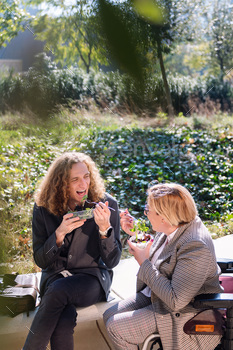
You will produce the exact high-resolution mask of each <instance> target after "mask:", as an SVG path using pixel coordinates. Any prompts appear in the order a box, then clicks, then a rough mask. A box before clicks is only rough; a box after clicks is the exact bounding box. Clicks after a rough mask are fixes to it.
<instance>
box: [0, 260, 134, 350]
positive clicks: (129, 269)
mask: <svg viewBox="0 0 233 350" xmlns="http://www.w3.org/2000/svg"><path fill="white" fill-rule="evenodd" d="M138 267H139V266H138V264H137V262H136V261H135V259H134V258H129V259H124V260H121V261H120V263H119V264H118V266H116V267H115V268H114V276H113V283H112V288H111V294H110V295H111V297H112V300H111V301H109V302H101V303H97V304H95V305H91V306H89V307H84V308H77V313H78V317H77V326H76V327H75V332H74V344H75V345H74V349H78V350H93V349H96V350H109V349H113V347H112V344H111V341H110V340H109V338H108V336H107V333H106V330H105V326H104V323H103V319H102V315H103V313H104V311H105V310H107V309H108V308H109V307H110V306H111V305H113V304H115V303H116V302H118V301H120V300H123V299H125V298H127V297H129V296H130V295H133V294H134V293H135V290H136V274H137V271H138ZM36 312H37V309H35V310H34V311H31V312H30V314H29V317H27V314H26V313H22V314H20V315H18V316H16V317H14V318H11V317H7V316H0V347H1V349H7V350H19V349H21V348H22V347H23V344H24V342H25V339H26V337H27V334H28V332H29V329H30V326H31V323H32V320H33V318H34V315H35V313H36ZM49 348H50V347H49V346H48V349H49ZM35 350H36V349H35ZM64 350H65V349H64Z"/></svg>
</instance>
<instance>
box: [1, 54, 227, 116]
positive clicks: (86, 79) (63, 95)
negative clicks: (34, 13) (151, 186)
mask: <svg viewBox="0 0 233 350" xmlns="http://www.w3.org/2000/svg"><path fill="white" fill-rule="evenodd" d="M168 82H169V85H170V90H171V96H172V101H173V106H174V109H175V112H176V113H177V114H178V113H179V112H183V113H184V114H187V113H189V111H190V110H192V109H193V111H199V109H198V108H199V106H200V105H202V106H205V109H206V110H207V111H208V109H212V110H213V109H215V110H216V108H217V109H220V110H222V111H228V112H229V111H232V107H233V88H232V87H231V85H230V84H229V83H227V82H221V81H219V80H218V79H217V78H215V77H209V78H208V79H203V78H198V79H194V78H190V77H184V76H178V75H177V76H168ZM74 101H75V103H76V104H77V106H80V107H85V108H88V106H90V103H95V104H97V105H98V106H100V107H101V108H103V109H104V108H111V109H114V108H115V109H116V110H122V109H123V110H127V111H130V112H139V111H140V110H141V109H143V110H146V111H147V112H150V111H151V112H153V113H154V112H156V111H158V110H161V109H162V111H164V112H166V98H165V92H164V87H163V81H162V78H161V77H160V76H156V75H152V76H148V77H147V78H146V84H145V90H144V91H142V90H141V88H140V86H136V85H135V83H134V82H133V80H132V79H131V78H129V77H128V76H127V75H124V74H120V73H119V72H108V73H104V72H102V71H99V72H93V71H92V72H90V73H89V74H87V73H85V72H84V71H83V70H81V69H77V68H72V69H60V70H59V69H56V68H55V66H54V65H53V64H52V62H51V61H50V59H49V58H48V57H46V56H39V57H38V61H37V62H36V64H35V66H34V67H32V68H30V69H29V71H28V72H26V73H24V74H23V75H14V76H13V74H12V73H11V74H10V75H9V76H7V77H5V78H2V79H1V80H0V111H1V112H3V113H4V112H5V111H6V110H13V111H23V110H24V109H25V108H26V107H27V108H29V109H30V110H32V111H33V112H34V113H36V114H40V115H48V114H49V113H51V112H53V111H55V110H56V108H57V107H58V106H59V105H65V106H67V105H70V103H74ZM210 101H212V102H211V106H210ZM210 107H211V108H210Z"/></svg>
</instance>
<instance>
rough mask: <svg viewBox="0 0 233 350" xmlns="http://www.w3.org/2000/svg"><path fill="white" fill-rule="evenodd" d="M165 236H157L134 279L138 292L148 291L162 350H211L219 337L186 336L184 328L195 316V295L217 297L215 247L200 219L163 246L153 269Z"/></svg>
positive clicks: (218, 271)
mask: <svg viewBox="0 0 233 350" xmlns="http://www.w3.org/2000/svg"><path fill="white" fill-rule="evenodd" d="M165 239H166V236H165V235H164V234H163V233H157V234H156V236H155V240H154V242H153V245H152V247H151V251H150V252H151V254H150V258H149V260H148V259H147V260H145V261H144V262H143V264H142V265H141V266H140V268H139V272H138V275H137V291H138V292H139V291H140V290H142V289H143V288H144V287H145V284H146V285H148V286H149V287H150V288H151V300H152V304H153V307H154V312H155V317H156V321H157V326H158V330H159V334H160V337H161V341H162V344H163V349H164V350H213V349H214V348H215V346H216V345H217V344H218V343H219V342H220V336H210V335H199V336H195V335H191V336H190V335H187V334H185V333H184V331H183V326H184V324H185V323H186V322H187V321H188V320H189V319H190V318H192V317H193V316H194V315H196V314H197V312H198V310H196V309H194V307H193V306H192V300H193V298H194V297H195V296H196V295H198V294H205V293H206V294H207V293H219V292H222V287H221V286H220V284H219V274H220V272H221V270H220V268H219V266H218V265H217V262H216V256H215V251H214V245H213V242H212V238H211V236H210V234H209V232H208V230H207V228H206V227H205V226H204V224H203V223H202V221H201V219H200V218H199V217H196V218H195V219H194V220H193V221H192V222H190V223H188V224H185V225H183V226H181V227H179V228H178V230H177V232H176V234H175V236H174V237H173V238H172V240H171V241H170V242H169V244H167V245H166V246H165V248H164V249H163V251H162V253H161V254H160V256H159V258H158V260H157V261H156V263H155V265H152V264H151V262H150V260H151V258H152V257H153V254H154V253H155V251H156V250H157V249H158V248H159V247H160V246H161V245H162V244H163V242H164V240H165Z"/></svg>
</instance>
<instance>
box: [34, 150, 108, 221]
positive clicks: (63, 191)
mask: <svg viewBox="0 0 233 350" xmlns="http://www.w3.org/2000/svg"><path fill="white" fill-rule="evenodd" d="M80 162H81V163H84V164H85V165H86V166H87V168H88V171H89V172H90V187H89V191H88V198H89V199H90V200H91V201H92V202H98V201H100V200H101V199H102V200H103V199H104V194H105V186H104V181H103V179H102V178H101V176H100V173H99V171H98V169H97V167H96V165H95V163H94V161H93V160H92V159H91V157H89V156H88V155H86V154H84V153H78V152H66V153H64V154H62V155H61V156H60V157H58V158H56V159H55V160H54V161H53V163H52V164H51V165H50V167H49V169H48V172H47V174H46V175H45V177H44V179H43V180H42V182H41V184H40V186H39V188H38V191H37V192H36V195H35V200H36V204H37V205H38V206H42V207H45V208H46V209H47V210H48V211H49V212H50V213H52V214H54V215H64V214H65V213H66V212H67V210H68V200H69V179H70V170H71V168H72V166H73V164H76V163H80Z"/></svg>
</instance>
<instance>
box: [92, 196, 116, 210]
mask: <svg viewBox="0 0 233 350" xmlns="http://www.w3.org/2000/svg"><path fill="white" fill-rule="evenodd" d="M86 202H87V203H89V204H99V203H96V202H91V201H89V199H86ZM108 209H111V210H113V211H116V210H115V209H113V208H111V207H108Z"/></svg>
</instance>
